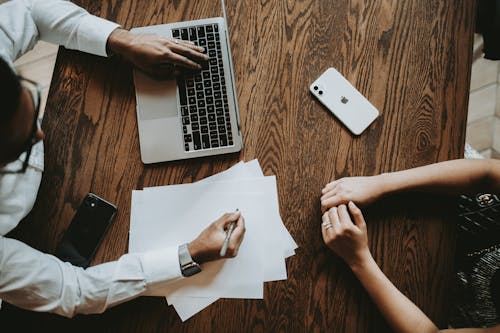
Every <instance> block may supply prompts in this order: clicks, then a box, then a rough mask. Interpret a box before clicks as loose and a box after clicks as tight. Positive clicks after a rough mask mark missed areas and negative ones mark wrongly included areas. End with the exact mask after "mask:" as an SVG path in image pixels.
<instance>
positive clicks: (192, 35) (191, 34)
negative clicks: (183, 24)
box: [189, 28, 196, 41]
mask: <svg viewBox="0 0 500 333" xmlns="http://www.w3.org/2000/svg"><path fill="white" fill-rule="evenodd" d="M189 40H191V41H193V40H196V28H189Z"/></svg>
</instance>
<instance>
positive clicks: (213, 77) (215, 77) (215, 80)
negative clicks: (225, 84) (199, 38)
mask: <svg viewBox="0 0 500 333" xmlns="http://www.w3.org/2000/svg"><path fill="white" fill-rule="evenodd" d="M212 60H215V59H212ZM212 81H213V82H217V81H219V75H217V74H215V75H212Z"/></svg>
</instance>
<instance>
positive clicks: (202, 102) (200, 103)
mask: <svg viewBox="0 0 500 333" xmlns="http://www.w3.org/2000/svg"><path fill="white" fill-rule="evenodd" d="M198 107H199V108H204V107H205V101H204V100H201V101H198Z"/></svg>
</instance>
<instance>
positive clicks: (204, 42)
mask: <svg viewBox="0 0 500 333" xmlns="http://www.w3.org/2000/svg"><path fill="white" fill-rule="evenodd" d="M198 45H199V46H203V47H205V46H207V40H206V39H204V38H202V39H199V40H198Z"/></svg>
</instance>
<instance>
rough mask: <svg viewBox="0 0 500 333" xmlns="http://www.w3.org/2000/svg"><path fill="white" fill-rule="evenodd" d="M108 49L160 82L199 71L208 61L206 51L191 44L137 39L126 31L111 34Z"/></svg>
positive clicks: (146, 37) (151, 36) (143, 36)
mask: <svg viewBox="0 0 500 333" xmlns="http://www.w3.org/2000/svg"><path fill="white" fill-rule="evenodd" d="M107 48H108V50H110V51H111V52H113V53H116V54H121V55H122V56H124V57H125V58H126V59H127V60H129V61H130V62H131V63H133V64H134V65H135V66H137V67H138V68H139V69H141V70H143V71H144V72H146V73H148V74H150V75H152V76H154V77H159V78H162V77H170V76H172V75H178V74H180V73H181V72H182V71H183V70H185V69H191V70H199V69H201V68H202V66H201V65H200V63H203V62H206V61H207V60H208V56H207V55H205V54H203V52H204V48H203V47H199V46H196V45H195V44H194V43H192V42H190V41H184V40H179V39H174V38H168V37H165V36H161V35H154V34H141V35H138V34H137V35H136V34H133V33H131V32H130V31H127V30H124V29H116V30H115V31H114V32H113V33H111V35H110V36H109V38H108V44H107Z"/></svg>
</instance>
